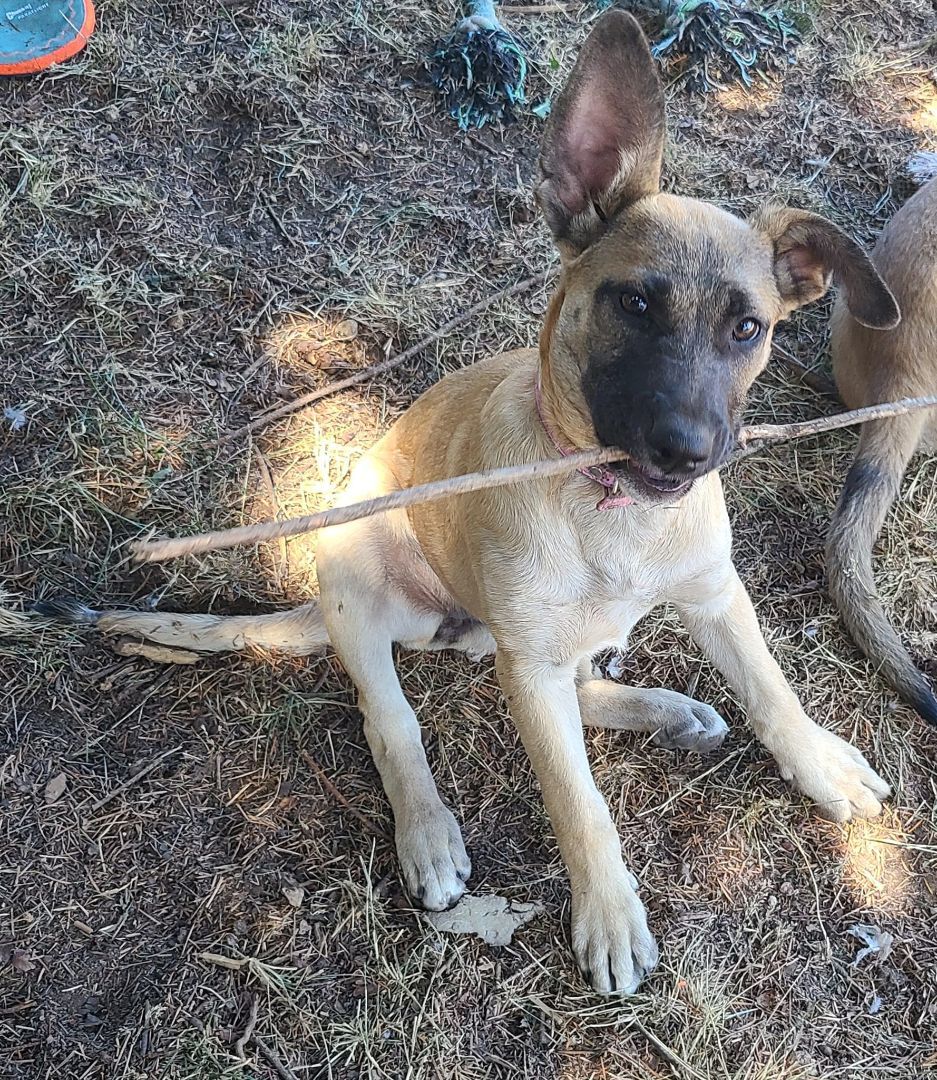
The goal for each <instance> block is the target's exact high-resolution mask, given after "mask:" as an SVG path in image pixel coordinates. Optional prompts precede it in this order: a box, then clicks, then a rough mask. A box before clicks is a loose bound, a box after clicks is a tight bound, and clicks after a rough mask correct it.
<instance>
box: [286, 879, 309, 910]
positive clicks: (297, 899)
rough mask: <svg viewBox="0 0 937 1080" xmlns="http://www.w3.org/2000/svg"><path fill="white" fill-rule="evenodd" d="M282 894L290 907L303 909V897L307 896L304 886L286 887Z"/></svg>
mask: <svg viewBox="0 0 937 1080" xmlns="http://www.w3.org/2000/svg"><path fill="white" fill-rule="evenodd" d="M281 892H282V893H283V895H284V896H285V897H286V899H287V900H288V901H289V905H290V907H294V908H298V907H302V905H303V897H304V896H305V895H306V890H305V889H304V888H303V887H302V885H284V886H283V888H282V890H281Z"/></svg>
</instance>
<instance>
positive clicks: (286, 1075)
mask: <svg viewBox="0 0 937 1080" xmlns="http://www.w3.org/2000/svg"><path fill="white" fill-rule="evenodd" d="M254 1045H255V1046H256V1047H257V1049H258V1050H259V1051H260V1052H261V1054H263V1056H264V1057H265V1058H266V1061H267V1064H268V1065H269V1066H270V1068H271V1069H273V1071H274V1072H275V1073H276V1074H277V1076H279V1077H280V1080H298V1078H297V1076H296V1073H294V1072H293V1070H292V1069H291V1068H289V1067H288V1066H286V1065H284V1064H283V1062H282V1061H280V1059H279V1057H278V1056H277V1054H276V1051H275V1050H274V1049H273V1047H272V1046H270V1045H269V1044H268V1043H266V1042H265V1041H264V1040H263V1039H262V1038H261V1037H260V1036H259V1035H255V1036H254Z"/></svg>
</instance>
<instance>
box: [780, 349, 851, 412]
mask: <svg viewBox="0 0 937 1080" xmlns="http://www.w3.org/2000/svg"><path fill="white" fill-rule="evenodd" d="M772 348H773V352H774V355H775V356H777V357H778V359H779V360H780V361H781V363H782V364H783V365H784V366H785V367H786V368H787V369H788V370H790V371H792V372H793V373H794V374H795V375H796V376H797V378H798V379H800V381H801V382H802V383H803V384H804V385H805V386H809V387H810V389H811V390H816V392H817V393H818V394H823V396H824V397H828V398H830V399H831V400H832V401H839V394H838V393H837V392H836V386H835V385H834V383H833V381H832V379H828V378H827V377H826V376H825V375H822V374H820V373H819V372H817V371H811V370H810V368H808V367H807V365H806V364H805V363H803V362H802V361H800V360H798V359H797V357H796V356H795V355H794V354H793V353H791V352H788V351H787V349H785V348H783V346H781V345H778V343H777V342H775V343H774V345H773V346H772Z"/></svg>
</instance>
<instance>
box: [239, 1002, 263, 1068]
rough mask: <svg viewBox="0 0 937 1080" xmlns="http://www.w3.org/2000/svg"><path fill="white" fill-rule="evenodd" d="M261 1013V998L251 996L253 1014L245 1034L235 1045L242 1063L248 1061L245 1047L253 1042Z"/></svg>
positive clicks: (248, 1021) (248, 1020) (249, 1018)
mask: <svg viewBox="0 0 937 1080" xmlns="http://www.w3.org/2000/svg"><path fill="white" fill-rule="evenodd" d="M259 1013H260V998H259V997H258V996H257V995H256V994H252V995H251V1013H250V1016H249V1017H248V1019H247V1026H246V1027H245V1028H244V1034H243V1035H242V1036H241V1037H240V1038H239V1039H238V1041H237V1042H236V1043H235V1044H234V1051H235V1053H236V1054H237V1056H238V1057H239V1058H240V1059H241V1061H247V1055H246V1054H245V1053H244V1047H245V1046H247V1044H248V1043H249V1042H250V1041H251V1038H252V1037H253V1034H254V1028H255V1027H257V1017H258V1015H259Z"/></svg>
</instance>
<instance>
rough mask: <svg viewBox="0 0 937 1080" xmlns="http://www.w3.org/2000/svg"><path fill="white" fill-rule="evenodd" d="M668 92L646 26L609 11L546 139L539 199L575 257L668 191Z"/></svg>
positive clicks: (565, 251)
mask: <svg viewBox="0 0 937 1080" xmlns="http://www.w3.org/2000/svg"><path fill="white" fill-rule="evenodd" d="M664 126H665V121H664V91H663V89H662V87H661V84H660V79H659V78H658V75H657V67H656V64H655V62H654V59H653V57H652V56H651V52H650V49H649V48H648V44H647V39H646V38H645V36H644V34H643V32H642V31H641V27H640V26H639V25H638V23H637V21H636V20H635V19H634V17H633V16H632V15H628V14H626V13H625V12H623V11H609V12H608V13H607V14H606V15H603V16H602V18H601V19H599V20H598V22H597V23H596V24H595V29H594V30H593V31H592V33H591V34H590V35H589V37H588V38H587V39H586V42H585V44H584V45H583V46H582V49H581V50H580V52H579V58H578V59H577V61H576V66H575V67H574V68H573V73H572V75H570V77H569V81H568V82H567V84H566V86H565V87H564V88H563V91H562V93H561V94H560V96H559V98H558V99H557V101H556V103H555V104H554V106H553V111H552V113H551V114H550V118H549V120H548V121H547V125H546V129H545V131H544V134H543V144H542V146H541V150H540V169H541V173H542V176H543V179H542V180H541V182H540V184H539V186H538V188H537V198H538V199H539V201H540V206H541V207H542V209H543V214H544V217H545V218H546V219H547V224H548V225H549V226H550V230H551V231H552V233H553V239H554V240H555V241H556V246H557V247H558V248H559V250H560V254H561V255H562V256H563V258H564V260H565V259H573V258H575V257H576V256H577V255H579V254H580V253H581V252H582V251H583V250H584V249H585V248H587V247H588V246H589V244H591V243H592V242H593V241H594V240H596V239H597V238H598V236H600V235H601V234H602V232H603V231H604V229H605V226H606V223H607V222H608V220H609V219H610V218H611V217H612V216H613V215H614V214H615V213H616V212H617V211H618V210H620V209H621V208H622V207H623V206H625V205H627V204H628V203H630V202H634V201H635V200H636V199H640V198H641V197H642V196H643V195H650V194H653V193H654V192H656V191H657V190H658V189H659V186H660V168H661V158H662V156H663V150H664Z"/></svg>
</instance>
